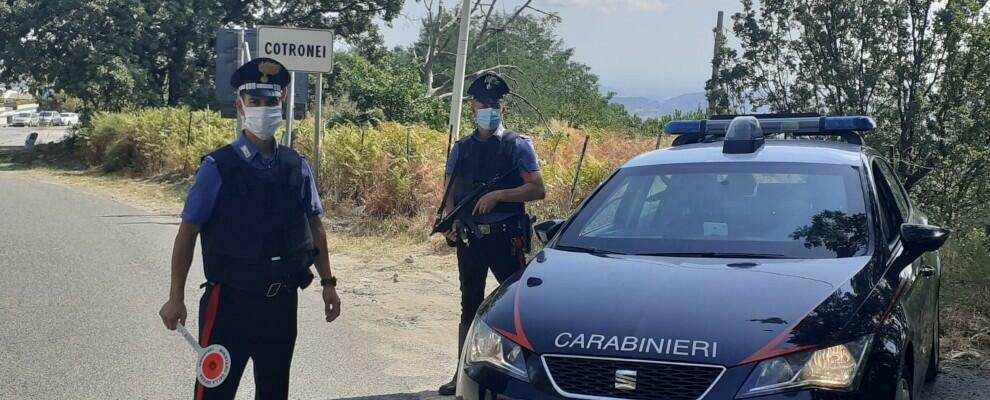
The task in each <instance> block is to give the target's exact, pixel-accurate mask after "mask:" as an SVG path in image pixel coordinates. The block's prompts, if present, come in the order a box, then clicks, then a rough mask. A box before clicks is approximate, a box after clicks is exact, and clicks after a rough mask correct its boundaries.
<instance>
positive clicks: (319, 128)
mask: <svg viewBox="0 0 990 400" xmlns="http://www.w3.org/2000/svg"><path fill="white" fill-rule="evenodd" d="M322 139H323V74H316V126H314V127H313V168H312V169H313V182H315V183H317V184H319V183H320V141H321V140H322Z"/></svg>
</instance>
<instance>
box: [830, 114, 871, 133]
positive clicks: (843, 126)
mask: <svg viewBox="0 0 990 400" xmlns="http://www.w3.org/2000/svg"><path fill="white" fill-rule="evenodd" d="M874 129H877V123H876V121H874V120H873V118H870V117H825V130H826V131H829V132H834V131H872V130H874Z"/></svg>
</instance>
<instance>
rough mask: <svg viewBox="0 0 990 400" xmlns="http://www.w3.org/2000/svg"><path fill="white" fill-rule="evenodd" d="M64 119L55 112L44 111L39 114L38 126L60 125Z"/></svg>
mask: <svg viewBox="0 0 990 400" xmlns="http://www.w3.org/2000/svg"><path fill="white" fill-rule="evenodd" d="M61 122H62V117H61V116H60V115H59V113H57V112H55V111H42V112H40V113H38V125H50V126H54V125H59V124H61Z"/></svg>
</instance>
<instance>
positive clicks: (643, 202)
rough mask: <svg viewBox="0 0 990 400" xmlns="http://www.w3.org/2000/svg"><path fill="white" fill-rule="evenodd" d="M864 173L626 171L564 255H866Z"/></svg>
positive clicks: (764, 167) (790, 166) (839, 169)
mask: <svg viewBox="0 0 990 400" xmlns="http://www.w3.org/2000/svg"><path fill="white" fill-rule="evenodd" d="M861 182H862V181H861V178H860V173H859V170H858V168H855V167H852V166H848V165H830V164H810V163H757V162H739V163H697V164H672V165H654V166H644V167H633V168H624V169H622V170H620V171H618V172H617V173H616V174H615V176H613V177H612V178H611V179H610V180H609V181H608V182H607V183H606V184H605V185H604V186H603V187H602V188H601V189H600V190H599V191H598V192H597V193H596V194H594V197H592V198H591V199H589V200H588V202H587V204H586V206H584V207H583V208H582V209H581V210H580V211H579V212H578V214H577V215H575V217H574V219H573V221H572V223H571V224H569V225H568V226H567V228H566V229H565V230H564V231H563V232H562V233H561V239H560V241H559V242H558V243H557V248H558V249H562V250H575V251H593V252H599V253H618V254H638V255H670V256H684V257H691V256H697V257H753V258H836V257H851V256H857V255H864V254H866V252H867V247H868V246H867V243H868V230H867V218H866V209H865V196H864V193H863V189H862V183H861Z"/></svg>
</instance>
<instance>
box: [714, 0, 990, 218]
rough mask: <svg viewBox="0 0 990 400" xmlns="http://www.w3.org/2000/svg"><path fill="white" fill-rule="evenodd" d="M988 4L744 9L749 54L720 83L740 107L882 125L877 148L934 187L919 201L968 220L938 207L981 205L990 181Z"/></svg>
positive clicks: (855, 2) (769, 4)
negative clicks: (947, 197)
mask: <svg viewBox="0 0 990 400" xmlns="http://www.w3.org/2000/svg"><path fill="white" fill-rule="evenodd" d="M987 3H988V2H987V1H986V0H947V1H936V0H907V1H902V0H850V1H841V2H837V1H830V0H767V1H761V2H760V4H759V5H758V6H757V5H755V4H754V2H753V1H752V0H742V4H743V11H742V12H740V13H738V14H736V15H735V16H734V17H733V20H734V24H733V31H734V33H735V36H736V37H737V39H738V40H739V44H740V46H739V47H740V52H739V53H738V54H733V53H731V52H727V53H726V54H723V57H724V59H725V63H724V64H723V65H722V68H720V71H719V72H720V73H719V76H718V77H716V79H715V80H714V81H711V82H709V84H708V86H709V87H722V88H727V92H728V98H729V99H730V102H731V103H734V104H732V107H733V108H749V109H756V108H759V107H767V108H769V109H770V110H771V111H775V112H802V111H816V112H820V113H823V114H847V115H848V114H866V115H873V116H876V117H877V119H878V123H879V125H880V127H879V130H878V131H877V132H874V133H871V134H869V135H867V140H868V141H869V142H870V143H871V144H873V145H874V146H875V147H877V148H879V149H881V150H883V151H885V152H887V151H888V150H889V151H891V152H892V153H893V154H894V157H893V158H894V160H893V161H894V162H895V164H896V168H897V170H898V173H899V174H900V175H901V176H903V177H904V180H905V185H906V186H907V187H909V188H917V187H918V185H922V186H923V187H924V188H925V190H913V192H914V193H915V194H916V196H917V197H920V198H921V199H922V200H923V201H924V202H926V203H928V204H930V205H932V206H933V207H934V208H936V210H937V211H938V213H937V216H938V217H939V218H940V219H944V220H947V221H953V222H958V216H955V215H953V214H955V212H954V211H952V210H951V209H950V207H947V205H946V204H938V200H937V199H939V198H944V197H943V196H942V193H945V192H951V193H955V194H957V195H958V196H961V197H960V198H957V199H954V201H959V200H960V199H965V200H963V201H966V202H972V205H973V206H972V207H968V208H975V207H976V203H975V201H977V199H984V200H982V201H985V196H986V193H987V192H986V190H987V188H986V185H985V184H984V183H983V182H986V181H987V180H988V178H990V172H988V171H987V170H986V167H984V165H985V164H986V161H987V154H986V149H987V147H988V144H990V143H988V142H987V135H985V134H984V133H982V132H985V129H986V128H987V123H988V121H990V120H988V119H987V118H986V112H985V111H984V110H985V108H986V107H985V106H986V104H985V103H986V99H987V96H988V95H990V92H988V90H987V89H988V87H987V85H986V83H985V82H986V80H987V78H990V76H988V75H987V72H988V71H987V68H988V67H987V60H988V58H987V56H988V51H987V50H988V48H987V43H986V41H987V35H988V20H987V12H986V10H987ZM931 174H934V175H936V179H927V180H925V181H922V179H923V178H925V177H926V176H928V175H931ZM929 189H937V191H938V193H940V194H939V195H938V196H934V195H931V194H930V193H932V191H931V190H929ZM981 196H983V197H981ZM942 201H943V202H944V200H942ZM984 204H985V203H984ZM984 208H985V207H984ZM984 215H985V213H984ZM983 218H986V217H985V216H984V217H983Z"/></svg>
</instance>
